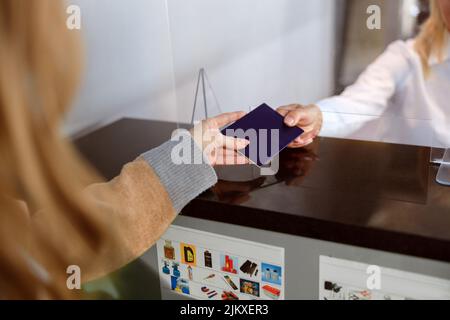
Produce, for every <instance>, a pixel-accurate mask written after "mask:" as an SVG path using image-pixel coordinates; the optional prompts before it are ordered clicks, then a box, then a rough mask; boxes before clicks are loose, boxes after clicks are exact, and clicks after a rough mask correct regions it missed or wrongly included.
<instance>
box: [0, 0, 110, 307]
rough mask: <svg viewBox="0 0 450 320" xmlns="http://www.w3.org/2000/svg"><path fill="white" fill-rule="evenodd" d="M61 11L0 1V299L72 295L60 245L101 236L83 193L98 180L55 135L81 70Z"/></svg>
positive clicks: (33, 2)
mask: <svg viewBox="0 0 450 320" xmlns="http://www.w3.org/2000/svg"><path fill="white" fill-rule="evenodd" d="M66 17H67V16H66V15H65V10H64V6H63V3H62V1H59V0H0V244H1V245H0V284H1V285H0V298H19V299H20V298H25V299H36V298H69V297H73V295H72V294H71V293H70V292H69V290H68V289H67V287H66V278H67V276H68V275H67V274H66V268H67V267H68V266H69V265H70V264H71V261H68V259H67V255H66V252H68V250H71V246H73V245H74V242H75V243H76V244H77V246H83V248H85V252H87V253H90V254H92V257H95V255H96V253H97V252H98V251H99V250H100V248H101V246H102V243H103V242H104V241H106V239H107V237H108V232H107V228H106V223H105V221H103V218H101V217H100V215H96V214H95V212H96V209H95V208H94V206H93V205H90V204H89V201H85V200H86V199H85V198H84V197H83V195H82V192H81V190H82V189H83V187H84V186H86V185H87V184H90V183H92V182H94V181H98V180H99V178H98V177H97V176H96V174H95V173H94V172H93V170H91V169H89V168H88V166H87V165H86V164H85V163H84V162H83V161H82V160H81V159H80V157H79V156H78V154H77V152H76V151H75V150H74V148H73V146H72V145H71V144H70V143H69V142H68V141H66V140H65V139H63V138H62V137H61V135H60V123H61V120H62V119H63V114H64V111H65V110H66V108H67V106H69V104H70V101H71V99H72V97H73V95H74V92H75V89H76V87H77V86H76V85H77V83H78V80H79V70H80V47H79V42H78V37H79V35H78V32H77V31H69V30H68V29H67V28H66V25H65V23H66ZM42 209H44V210H42ZM39 210H42V211H45V221H46V223H48V222H50V224H51V226H50V225H49V226H46V225H43V226H39V225H40V224H41V223H42V221H39V218H38V216H39V214H36V215H35V214H34V213H35V212H39ZM43 221H44V220H43ZM38 226H39V227H38ZM50 227H52V228H53V227H54V228H57V229H58V233H59V234H63V235H64V237H57V238H55V237H52V236H50V235H49V233H50V232H48V230H49V229H48V228H50Z"/></svg>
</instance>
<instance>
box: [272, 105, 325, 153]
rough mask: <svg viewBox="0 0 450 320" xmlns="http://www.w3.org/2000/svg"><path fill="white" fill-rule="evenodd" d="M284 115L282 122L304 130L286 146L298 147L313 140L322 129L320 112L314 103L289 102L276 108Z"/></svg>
mask: <svg viewBox="0 0 450 320" xmlns="http://www.w3.org/2000/svg"><path fill="white" fill-rule="evenodd" d="M277 111H278V113H279V114H281V115H282V116H283V117H284V122H285V123H286V125H288V126H290V127H295V126H298V127H300V128H302V129H303V130H304V131H305V132H304V133H303V134H302V135H301V136H299V137H297V138H296V139H295V140H294V141H293V142H292V143H291V144H289V146H288V147H290V148H300V147H304V146H306V145H308V144H310V143H312V142H313V140H314V138H315V137H317V135H318V134H319V132H320V130H321V129H322V122H323V118H322V112H321V111H320V109H319V107H318V106H316V105H313V104H311V105H308V106H302V105H300V104H291V105H288V106H284V107H280V108H278V109H277Z"/></svg>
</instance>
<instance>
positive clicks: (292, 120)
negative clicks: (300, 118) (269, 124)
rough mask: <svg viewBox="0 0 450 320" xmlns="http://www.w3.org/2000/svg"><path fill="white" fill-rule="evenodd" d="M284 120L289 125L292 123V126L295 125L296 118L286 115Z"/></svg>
mask: <svg viewBox="0 0 450 320" xmlns="http://www.w3.org/2000/svg"><path fill="white" fill-rule="evenodd" d="M284 121H285V122H286V124H287V125H290V126H293V125H294V118H292V117H286V119H285V120H284Z"/></svg>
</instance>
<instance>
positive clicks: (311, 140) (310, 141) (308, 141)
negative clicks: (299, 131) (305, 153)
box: [305, 139, 313, 145]
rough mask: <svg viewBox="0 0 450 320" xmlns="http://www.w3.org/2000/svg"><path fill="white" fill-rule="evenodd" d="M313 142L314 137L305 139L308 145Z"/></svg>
mask: <svg viewBox="0 0 450 320" xmlns="http://www.w3.org/2000/svg"><path fill="white" fill-rule="evenodd" d="M312 142H313V139H309V140H306V141H305V145H306V144H310V143H312Z"/></svg>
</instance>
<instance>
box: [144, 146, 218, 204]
mask: <svg viewBox="0 0 450 320" xmlns="http://www.w3.org/2000/svg"><path fill="white" fill-rule="evenodd" d="M177 143H178V142H176V141H167V142H165V143H164V144H162V145H160V146H159V147H157V148H155V149H152V150H150V151H148V152H146V153H144V154H142V155H141V157H142V158H144V160H146V161H147V162H148V164H149V165H150V166H151V167H152V168H153V170H154V171H155V173H156V174H157V175H158V177H159V178H160V180H161V182H162V184H163V185H164V186H165V188H166V190H167V192H168V194H169V196H170V199H171V200H172V203H173V206H174V208H175V210H176V211H177V213H179V212H180V211H181V209H183V207H184V206H186V205H187V204H188V203H189V202H190V201H191V200H193V199H194V198H195V197H197V196H198V195H199V194H201V193H202V192H203V191H205V190H207V189H208V188H210V187H212V186H213V185H214V184H216V182H217V175H216V173H215V171H214V169H213V167H212V166H210V165H209V164H207V163H205V161H203V163H202V164H175V163H174V162H173V161H172V159H171V153H172V149H173V148H174V147H175V146H176V145H177ZM191 143H192V145H193V148H194V153H195V152H200V154H201V152H202V151H201V150H200V148H199V147H198V146H197V144H196V143H195V142H194V141H193V140H192V139H191Z"/></svg>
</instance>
